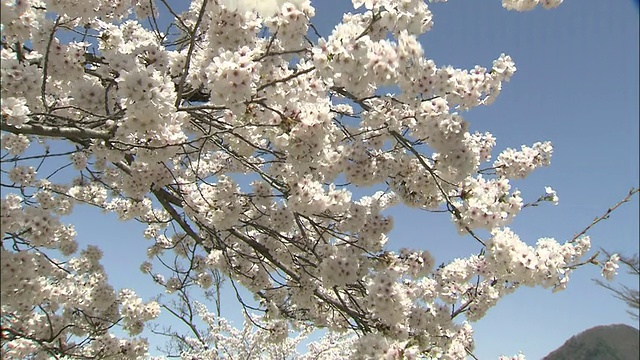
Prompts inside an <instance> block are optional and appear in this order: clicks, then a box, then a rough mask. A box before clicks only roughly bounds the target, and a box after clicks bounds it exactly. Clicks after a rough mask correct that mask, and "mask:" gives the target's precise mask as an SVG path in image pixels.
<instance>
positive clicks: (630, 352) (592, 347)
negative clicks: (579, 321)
mask: <svg viewBox="0 0 640 360" xmlns="http://www.w3.org/2000/svg"><path fill="white" fill-rule="evenodd" d="M638 359H640V331H638V329H636V328H634V327H631V326H629V325H624V324H615V325H603V326H596V327H592V328H591V329H588V330H585V331H583V332H581V333H580V334H578V335H575V336H573V337H571V339H569V340H567V341H566V342H565V343H564V345H562V346H561V347H559V348H558V349H557V350H555V351H553V352H552V353H550V354H549V355H547V356H546V357H545V358H544V359H543V360H638Z"/></svg>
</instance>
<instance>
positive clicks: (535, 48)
mask: <svg viewBox="0 0 640 360" xmlns="http://www.w3.org/2000/svg"><path fill="white" fill-rule="evenodd" d="M312 3H313V4H314V6H315V7H316V13H317V16H316V18H315V19H314V20H313V23H314V24H315V25H316V26H317V27H318V28H319V30H320V32H321V34H323V35H328V34H329V33H330V31H331V29H332V28H333V26H334V25H335V24H336V23H337V21H338V20H339V19H340V17H341V14H342V12H344V11H348V9H349V7H350V4H351V2H350V1H345V0H325V1H312ZM430 6H431V9H432V11H433V13H434V22H435V25H434V28H433V29H432V30H431V31H430V32H428V33H427V34H425V35H424V36H423V37H422V38H421V40H422V43H423V47H424V49H425V54H426V56H427V57H429V58H431V59H433V60H435V62H436V64H438V65H453V66H454V67H462V68H471V67H473V66H474V65H476V64H479V65H482V66H487V67H490V66H491V62H492V61H493V59H495V58H497V57H498V56H499V55H500V53H502V52H504V53H507V54H509V55H511V56H512V57H513V59H514V61H515V62H516V66H517V68H518V71H517V72H516V75H515V76H514V77H513V79H512V81H511V82H510V83H507V84H505V86H504V87H503V91H502V93H501V95H500V97H499V98H498V100H497V101H496V102H495V103H494V104H492V105H491V106H489V107H485V108H477V109H474V110H472V111H470V112H468V113H466V114H464V116H465V118H466V119H467V120H468V121H469V122H470V123H471V128H472V129H473V130H479V131H490V132H492V133H493V134H494V135H495V136H496V138H497V142H498V144H497V147H496V151H494V155H497V153H498V151H499V150H500V149H504V148H506V147H519V146H520V145H521V144H528V145H531V144H532V143H534V142H536V141H544V140H550V141H552V142H553V144H554V147H555V150H554V155H553V158H552V165H551V166H550V167H548V168H544V169H541V170H538V171H537V172H536V173H534V174H533V175H531V176H530V177H529V178H527V179H526V180H524V181H517V182H514V186H515V187H517V188H519V189H521V190H522V192H523V194H524V197H525V201H533V200H535V199H536V198H537V197H538V196H539V195H540V194H542V193H543V192H544V186H552V187H553V188H554V189H556V190H557V192H558V195H559V197H560V204H559V205H558V206H553V205H551V204H543V206H540V207H537V208H530V209H526V210H525V211H523V212H522V213H521V214H520V215H519V216H518V217H517V218H516V219H515V221H514V222H513V223H512V224H511V227H512V228H513V229H514V230H515V231H516V232H517V233H518V234H519V235H520V236H521V238H522V239H523V240H525V241H527V242H528V243H529V244H534V243H535V241H536V240H537V239H538V238H540V237H555V238H556V239H558V240H562V241H564V240H568V239H570V238H571V237H572V236H573V234H575V233H576V232H578V231H580V230H581V229H582V228H584V227H585V226H586V225H588V224H589V223H590V222H591V221H592V220H593V219H594V218H595V217H596V216H599V215H600V214H602V213H603V212H604V211H605V210H606V209H607V208H608V207H609V206H611V205H613V204H614V203H616V202H617V201H618V200H619V199H621V198H622V197H624V195H625V194H626V193H627V192H628V190H629V189H630V188H631V187H634V186H636V187H637V186H638V181H639V180H638V179H639V176H638V175H639V166H638V163H639V159H638V150H639V145H638V132H639V129H638V122H639V112H638V106H639V105H638V96H639V94H638V77H639V74H638V68H639V61H638V52H639V49H638V43H639V40H638V8H637V5H636V4H635V2H634V1H632V0H617V1H602V0H579V1H577V0H574V1H565V3H564V4H563V5H561V6H560V7H559V8H557V9H554V10H551V11H544V10H541V9H540V10H536V11H532V12H525V13H516V12H508V11H506V10H504V9H502V7H501V4H500V1H499V0H491V1H461V0H457V1H455V0H452V1H450V2H449V3H444V4H441V3H437V4H432V5H430ZM78 210H80V211H77V212H76V213H75V214H74V215H73V216H72V217H71V218H69V221H70V222H72V223H75V224H76V227H77V230H78V234H79V235H78V238H79V240H80V241H81V242H82V243H99V244H101V245H102V247H103V248H104V249H105V259H104V264H105V267H106V268H107V271H108V273H109V274H110V278H111V279H112V282H113V284H114V285H115V286H116V287H118V288H120V287H133V288H136V289H139V288H140V287H139V286H140V284H141V283H142V282H144V281H147V280H148V279H147V278H146V277H144V276H143V275H142V274H140V272H139V271H138V266H139V264H140V261H141V259H143V258H144V257H145V249H146V247H147V246H149V245H151V243H150V242H149V241H147V240H144V239H143V238H142V229H143V227H142V226H140V225H139V224H136V223H122V222H117V220H116V219H115V217H114V216H112V215H106V216H105V215H102V214H100V213H99V211H96V210H93V209H86V208H84V207H83V208H78ZM390 213H391V214H392V215H394V217H395V225H396V228H395V230H393V232H392V233H391V234H390V238H391V241H390V244H389V245H390V247H391V248H400V247H413V248H426V249H429V250H431V251H432V252H433V254H434V256H435V257H436V261H437V262H438V263H440V262H446V261H448V260H451V259H453V258H455V257H466V256H468V255H469V254H471V253H472V252H477V251H478V250H479V249H478V247H477V245H476V243H475V242H474V241H473V240H472V239H470V238H468V237H461V236H459V235H458V234H457V232H456V230H455V229H454V226H453V224H452V223H451V222H450V221H449V218H448V217H447V216H446V215H443V214H432V213H425V212H420V211H415V210H408V209H402V208H398V209H394V210H392V211H391V212H390ZM638 217H639V214H638V199H637V197H636V198H634V199H633V201H632V202H631V203H628V204H625V205H623V206H622V208H620V209H619V210H618V211H616V212H615V213H614V215H613V216H612V217H611V219H609V220H607V221H605V222H602V223H600V224H599V225H598V226H597V227H596V228H594V229H593V230H592V231H591V232H590V235H591V238H592V241H593V244H594V247H596V248H597V247H600V246H602V247H604V248H606V249H607V250H609V251H614V252H615V251H620V252H622V253H625V254H632V253H636V252H638V239H639V233H638ZM621 275H622V276H620V277H618V280H620V281H623V282H626V283H627V284H637V282H638V279H637V278H633V277H629V276H624V275H623V274H621ZM599 276H600V275H599V269H597V268H596V267H594V266H590V267H585V268H582V269H580V271H577V272H576V273H574V274H573V276H572V280H571V282H570V283H569V287H568V289H567V290H566V291H563V292H560V293H555V294H552V293H551V291H549V290H544V289H528V288H527V289H521V290H520V291H518V292H516V293H515V294H513V295H510V296H508V297H506V298H505V299H503V300H502V301H501V302H500V303H499V304H498V305H497V306H496V307H495V308H494V309H492V310H491V311H489V313H488V315H487V316H486V317H485V318H484V319H482V320H480V321H479V322H478V323H476V324H474V328H475V331H476V342H477V345H476V351H475V354H476V356H477V357H478V358H479V359H495V358H497V356H498V355H500V354H515V353H517V352H518V351H523V352H524V353H525V354H526V355H527V357H528V358H529V359H539V358H542V357H543V356H544V355H546V354H548V353H549V352H550V351H552V350H554V349H555V348H557V347H558V346H560V345H561V344H562V343H563V342H564V341H565V340H567V339H568V338H569V337H570V336H572V335H574V334H576V333H578V332H580V331H583V330H585V329H587V328H589V327H592V326H595V325H602V324H611V323H626V324H630V325H633V326H635V327H638V324H637V322H635V321H633V320H632V319H631V318H630V317H629V316H628V315H627V314H626V312H625V311H626V308H625V306H624V304H622V303H621V302H620V301H618V300H616V299H614V298H613V297H612V296H610V295H609V293H607V292H606V291H605V290H603V289H601V288H598V287H597V286H595V285H594V284H593V282H592V281H591V278H597V277H599ZM153 290H156V289H155V288H153V287H152V286H150V287H148V288H143V289H142V293H143V294H145V293H146V294H150V293H151V292H152V291H153ZM232 303H233V302H232V301H231V299H230V298H229V302H226V303H225V304H232ZM231 310H233V309H231ZM229 313H230V314H231V313H233V311H229Z"/></svg>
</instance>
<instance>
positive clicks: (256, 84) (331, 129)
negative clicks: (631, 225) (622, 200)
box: [0, 0, 637, 359]
mask: <svg viewBox="0 0 640 360" xmlns="http://www.w3.org/2000/svg"><path fill="white" fill-rule="evenodd" d="M561 2H562V0H503V1H502V3H503V6H504V7H505V8H506V9H509V10H517V11H525V10H531V9H533V8H535V7H537V6H539V5H540V6H542V7H544V8H553V7H555V6H558V5H559V4H560V3H561ZM1 4H2V8H1V11H2V54H1V56H2V65H1V76H2V83H1V95H2V122H1V126H2V188H3V197H2V216H1V223H0V226H1V232H2V234H3V240H2V247H1V249H0V254H1V257H2V265H1V266H2V279H1V281H2V286H1V291H0V295H1V301H2V316H1V321H2V324H1V334H2V336H1V345H2V347H1V351H2V357H3V358H7V359H24V358H32V359H45V358H60V359H62V358H64V359H102V358H123V359H138V358H146V357H148V351H149V349H148V342H147V340H146V339H145V338H143V337H141V336H140V334H141V333H142V331H143V329H144V328H145V324H147V323H148V322H149V321H150V320H153V319H156V318H157V317H158V315H159V313H160V312H161V311H166V312H169V313H171V314H173V315H174V316H176V317H177V318H178V319H182V320H183V322H184V323H185V324H187V325H189V327H190V329H191V333H190V334H188V335H180V334H177V333H172V332H167V333H165V334H166V335H169V337H171V338H172V339H173V340H175V341H176V343H177V344H178V346H177V347H176V349H178V353H177V354H174V355H176V356H182V357H183V358H185V359H218V358H238V357H239V358H255V357H264V358H301V359H321V358H325V359H333V358H343V357H352V358H363V359H369V358H371V359H377V358H389V359H400V358H408V359H411V358H443V359H460V358H464V357H466V356H467V354H472V353H473V348H474V343H473V330H472V326H471V324H472V323H473V322H475V321H478V320H479V319H481V318H482V317H483V316H484V315H485V314H486V312H487V310H489V309H490V308H491V307H493V306H495V305H496V303H497V302H498V301H499V300H500V298H502V297H503V296H505V295H507V294H509V293H512V292H513V291H515V290H517V289H518V288H519V287H521V286H542V287H545V288H549V289H553V290H554V291H555V290H562V289H564V288H565V287H566V285H567V281H568V280H569V276H570V274H571V272H572V271H573V270H575V269H576V268H577V267H579V266H580V265H584V264H588V263H596V261H595V256H591V257H588V256H587V254H588V252H589V247H590V239H589V237H588V236H586V234H585V232H586V231H584V232H581V233H580V234H579V236H576V237H574V238H572V239H569V241H567V242H563V243H559V242H558V241H556V240H555V239H551V238H542V239H540V240H538V242H537V244H536V245H535V246H529V245H527V244H526V243H525V242H523V241H522V240H520V238H519V237H518V235H517V234H515V233H514V232H513V231H512V230H510V229H509V228H508V227H507V226H508V224H509V222H510V221H511V220H512V219H513V218H514V216H516V215H517V214H519V213H520V211H521V210H522V209H523V208H525V207H527V206H532V205H538V204H540V203H543V202H555V203H557V200H558V198H557V196H556V194H555V191H553V189H551V188H546V189H545V193H544V194H543V195H542V196H541V197H539V199H538V200H537V201H535V202H533V203H530V204H525V203H524V201H523V197H522V194H521V193H520V192H519V191H518V190H515V189H512V187H511V185H510V180H512V179H522V178H525V177H527V175H529V174H530V173H531V172H532V171H533V170H535V169H536V168H539V167H542V166H547V165H549V163H550V159H551V155H552V151H553V147H552V145H551V143H550V142H538V143H534V144H529V145H523V146H522V147H521V148H520V149H506V150H505V151H502V152H500V153H499V154H497V155H495V160H493V161H492V156H493V155H492V148H493V147H494V146H495V145H496V139H495V138H494V137H493V136H492V135H491V134H490V133H488V132H485V133H479V132H474V133H471V132H470V131H469V130H468V129H469V124H468V122H467V121H466V120H465V119H464V117H463V116H464V113H465V112H467V111H469V110H471V109H472V108H474V107H478V106H486V105H490V104H491V103H492V102H493V101H495V99H496V97H497V96H498V94H499V93H500V91H501V89H502V86H503V85H504V84H505V83H506V82H508V81H509V80H510V79H511V77H512V75H513V74H514V72H515V71H516V67H515V64H514V62H513V60H512V59H511V58H510V57H509V56H508V55H505V54H497V55H498V56H497V58H496V60H495V61H494V62H493V63H492V64H490V65H489V66H488V67H482V66H476V67H475V68H473V69H468V70H464V69H456V68H453V67H451V66H439V65H437V64H436V63H435V62H434V60H432V59H428V58H426V57H425V55H424V52H423V49H422V45H421V44H420V42H419V41H418V40H417V36H418V35H420V34H423V33H425V32H426V31H428V30H429V29H431V27H432V26H433V22H432V13H431V11H430V10H429V7H428V5H427V4H426V3H425V2H424V1H422V0H402V1H393V0H366V1H360V0H353V5H354V8H355V9H357V10H356V11H354V12H353V13H349V14H345V15H344V17H343V18H342V21H341V23H339V24H337V25H336V26H335V28H334V29H333V31H332V32H331V33H329V34H318V33H317V31H316V28H315V27H314V26H313V21H312V20H313V17H314V8H313V7H312V4H311V3H310V2H309V1H301V0H298V1H291V2H286V3H285V2H283V1H280V0H270V1H246V0H242V1H240V0H239V1H231V0H194V1H192V2H191V3H190V5H189V6H188V8H187V7H186V6H185V8H183V9H179V8H175V7H172V4H170V3H169V2H168V1H166V0H153V1H151V0H110V1H103V0H84V1H74V0H55V1H54V0H16V1H13V0H3V1H2V3H1ZM160 13H162V14H163V16H171V17H172V19H173V20H172V22H171V23H170V24H168V25H166V27H164V25H162V27H161V24H160V21H159V18H158V14H160ZM355 188H359V189H360V190H361V191H365V192H366V191H369V193H368V195H367V196H363V197H360V198H354V195H353V193H352V190H353V189H355ZM635 192H637V190H636V191H634V192H632V193H630V196H631V195H633V194H634V193H635ZM80 204H84V205H90V206H94V207H97V208H100V209H103V210H104V211H105V212H111V213H115V214H117V216H118V218H119V219H120V220H122V221H138V222H141V223H144V224H146V225H147V228H146V230H145V231H144V233H143V234H141V235H142V236H144V237H145V238H147V239H151V240H153V245H152V246H150V247H149V249H148V259H146V260H145V259H141V266H140V269H141V270H142V271H143V272H144V273H146V274H149V277H150V281H153V282H155V283H156V284H158V285H159V286H160V287H161V288H162V290H163V291H164V292H166V293H169V294H171V295H170V296H174V297H175V299H177V300H176V302H174V303H173V304H174V305H171V304H170V303H166V302H162V301H160V300H159V301H149V302H144V301H142V299H141V298H139V297H138V296H137V295H136V293H135V292H134V290H135V289H134V290H131V289H122V290H117V289H115V288H114V287H113V286H112V285H111V284H110V283H109V281H108V277H107V274H106V272H105V269H104V267H103V266H102V265H101V263H100V259H101V256H102V251H101V249H100V248H99V247H98V246H89V247H86V248H84V249H79V246H78V243H77V241H76V240H75V236H76V232H75V230H74V227H73V225H71V224H66V223H65V221H64V217H65V216H68V215H70V214H71V213H72V212H73V210H74V207H75V206H77V205H80ZM400 204H402V205H404V206H409V207H412V208H415V209H422V210H428V211H436V212H448V213H449V214H450V219H451V221H452V223H453V225H452V226H455V227H457V229H458V230H459V232H460V233H461V234H464V235H467V236H468V238H469V239H471V240H470V241H475V242H477V243H478V244H479V245H480V246H481V247H482V251H481V252H480V253H478V254H469V255H468V256H467V257H464V258H459V259H456V260H454V261H452V262H450V263H448V264H443V265H442V266H439V267H437V266H434V265H435V264H436V259H434V258H433V257H432V256H431V255H430V253H429V251H428V249H403V250H401V251H397V252H394V251H390V250H389V249H388V247H387V244H388V243H391V242H392V241H393V239H389V238H388V237H387V234H388V233H389V232H390V231H391V229H392V228H393V219H392V218H391V217H390V216H389V215H386V214H385V209H388V208H390V207H393V206H396V205H400ZM425 214H426V213H425ZM425 216H427V215H425ZM481 233H486V234H488V235H486V236H482V235H481ZM585 256H587V258H586V259H585ZM615 260H616V259H615V258H612V259H611V260H610V261H609V262H606V263H605V264H604V265H602V266H603V270H604V271H605V274H606V275H607V276H609V274H611V269H614V270H615ZM614 272H615V271H614ZM223 280H224V281H227V282H229V284H230V285H231V286H232V287H233V288H234V289H237V288H240V287H243V288H245V289H247V290H248V291H249V292H250V293H251V294H252V295H253V296H254V298H255V299H242V298H241V297H240V296H239V298H240V300H241V301H242V305H243V306H244V307H243V310H244V313H245V318H246V322H245V325H244V327H243V328H242V329H236V328H234V327H233V326H230V325H229V323H228V322H227V321H226V320H225V319H224V318H222V317H221V316H220V311H219V307H220V306H221V305H220V302H219V297H217V298H216V296H215V293H216V291H219V289H220V286H221V283H222V281H223ZM199 289H200V291H204V292H205V298H207V299H213V300H212V301H210V302H196V301H194V300H193V298H192V295H191V294H193V293H194V292H197V291H199ZM238 294H240V293H239V292H238ZM216 299H217V300H216ZM211 304H213V305H216V306H217V307H218V311H217V312H216V311H215V310H214V311H212V310H211V309H209V308H208V307H210V306H211ZM201 324H205V325H204V328H203V327H202V325H201ZM314 329H325V331H326V334H327V335H326V336H325V337H324V338H323V339H322V340H319V341H317V342H313V343H311V344H309V345H308V349H309V351H308V352H307V353H305V354H298V353H297V347H298V345H299V344H301V342H302V341H303V340H302V339H304V337H305V336H306V335H308V334H309V333H310V332H311V331H313V330H314ZM123 331H124V332H125V333H123ZM158 332H162V330H158Z"/></svg>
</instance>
